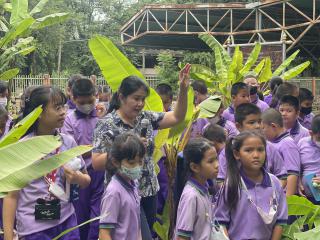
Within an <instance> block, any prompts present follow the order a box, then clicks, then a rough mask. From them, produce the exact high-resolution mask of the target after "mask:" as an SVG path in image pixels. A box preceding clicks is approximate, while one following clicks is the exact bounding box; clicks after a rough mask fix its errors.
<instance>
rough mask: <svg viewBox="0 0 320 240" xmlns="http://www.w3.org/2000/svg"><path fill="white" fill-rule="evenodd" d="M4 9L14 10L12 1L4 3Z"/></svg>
mask: <svg viewBox="0 0 320 240" xmlns="http://www.w3.org/2000/svg"><path fill="white" fill-rule="evenodd" d="M3 9H4V10H5V11H7V12H12V4H11V3H5V4H3Z"/></svg>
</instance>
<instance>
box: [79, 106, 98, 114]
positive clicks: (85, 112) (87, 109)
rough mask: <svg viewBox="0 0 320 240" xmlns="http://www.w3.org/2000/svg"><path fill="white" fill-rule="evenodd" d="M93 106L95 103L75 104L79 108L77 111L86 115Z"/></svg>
mask: <svg viewBox="0 0 320 240" xmlns="http://www.w3.org/2000/svg"><path fill="white" fill-rule="evenodd" d="M94 108H95V104H84V105H77V109H78V110H79V112H82V113H84V114H86V115H88V114H89V113H91V112H92V111H93V109H94Z"/></svg>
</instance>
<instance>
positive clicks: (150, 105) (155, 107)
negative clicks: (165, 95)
mask: <svg viewBox="0 0 320 240" xmlns="http://www.w3.org/2000/svg"><path fill="white" fill-rule="evenodd" d="M149 91H150V94H149V96H148V97H147V98H146V100H145V106H144V110H148V111H154V112H163V103H162V99H161V97H160V96H159V94H158V93H157V92H156V91H155V90H154V89H153V88H151V87H149Z"/></svg>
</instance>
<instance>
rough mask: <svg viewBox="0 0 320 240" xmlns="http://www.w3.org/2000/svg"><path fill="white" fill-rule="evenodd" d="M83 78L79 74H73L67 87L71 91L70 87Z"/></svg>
mask: <svg viewBox="0 0 320 240" xmlns="http://www.w3.org/2000/svg"><path fill="white" fill-rule="evenodd" d="M82 78H84V76H82V75H81V74H74V75H72V76H71V77H70V78H69V79H68V87H69V88H70V89H71V88H72V85H73V84H74V83H75V82H76V81H77V80H79V79H82Z"/></svg>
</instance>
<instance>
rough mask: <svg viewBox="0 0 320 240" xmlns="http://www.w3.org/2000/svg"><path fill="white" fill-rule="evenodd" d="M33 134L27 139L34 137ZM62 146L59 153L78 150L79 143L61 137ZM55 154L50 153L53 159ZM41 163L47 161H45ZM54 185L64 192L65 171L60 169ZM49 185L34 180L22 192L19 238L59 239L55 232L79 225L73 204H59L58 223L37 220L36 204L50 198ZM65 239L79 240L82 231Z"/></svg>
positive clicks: (19, 212) (71, 233) (18, 217)
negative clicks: (72, 149) (39, 200)
mask: <svg viewBox="0 0 320 240" xmlns="http://www.w3.org/2000/svg"><path fill="white" fill-rule="evenodd" d="M33 136H34V134H33V133H31V134H29V135H27V136H26V137H25V138H24V139H26V138H30V137H33ZM60 136H61V140H62V145H61V146H60V148H59V150H58V151H59V152H64V151H66V150H68V149H71V148H73V147H76V146H77V144H76V142H75V141H74V139H73V138H72V137H70V136H68V135H65V134H60ZM51 155H52V154H49V155H48V157H50V156H51ZM41 161H46V160H45V159H43V160H41ZM81 169H82V170H83V169H85V162H84V161H83V159H82V158H81ZM55 183H56V184H58V185H59V186H60V187H62V188H63V189H65V185H66V180H65V176H64V171H63V168H59V169H58V170H57V172H56V179H55ZM48 194H49V192H48V184H47V182H46V180H45V178H44V177H42V178H38V179H36V180H33V181H32V182H31V183H29V184H28V185H27V186H26V187H24V188H23V189H21V190H20V192H19V199H18V205H17V210H16V229H17V232H18V235H19V237H21V238H22V239H24V240H34V239H45V240H46V239H51V238H53V237H56V236H57V235H56V233H58V232H59V233H61V232H62V231H64V230H66V229H68V228H70V227H73V226H76V225H77V220H76V217H75V210H74V207H73V205H72V203H70V202H65V201H60V205H61V210H60V215H61V217H60V219H59V220H35V205H36V202H37V199H39V198H41V199H45V198H46V197H48ZM63 239H66V240H79V239H80V235H79V231H78V230H75V231H72V232H70V233H68V234H67V235H65V237H64V238H63Z"/></svg>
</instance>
